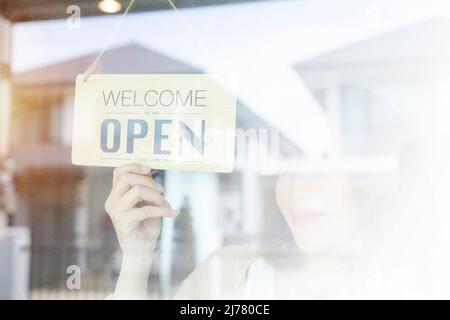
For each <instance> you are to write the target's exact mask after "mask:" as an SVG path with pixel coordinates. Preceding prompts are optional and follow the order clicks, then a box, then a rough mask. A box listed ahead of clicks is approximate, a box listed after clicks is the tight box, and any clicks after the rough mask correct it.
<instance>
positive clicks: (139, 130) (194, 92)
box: [72, 74, 236, 172]
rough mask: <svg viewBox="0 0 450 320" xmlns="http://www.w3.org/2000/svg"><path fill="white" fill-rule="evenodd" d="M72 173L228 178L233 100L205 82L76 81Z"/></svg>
mask: <svg viewBox="0 0 450 320" xmlns="http://www.w3.org/2000/svg"><path fill="white" fill-rule="evenodd" d="M73 119H74V124H73V141H72V162H73V164H77V165H92V166H114V167H115V166H119V165H122V164H125V163H129V162H139V163H143V164H146V165H148V166H150V167H152V168H155V169H173V170H195V171H213V172H230V171H232V169H233V162H234V142H235V123H236V98H235V96H234V94H232V93H230V92H229V91H227V90H225V89H224V88H223V87H221V86H220V85H218V83H217V82H216V81H214V80H213V78H212V77H211V76H210V75H205V74H189V75H91V76H90V77H89V79H88V80H87V81H84V79H83V76H78V78H77V82H76V92H75V109H74V118H73Z"/></svg>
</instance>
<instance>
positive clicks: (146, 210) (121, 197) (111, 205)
mask: <svg viewBox="0 0 450 320" xmlns="http://www.w3.org/2000/svg"><path fill="white" fill-rule="evenodd" d="M163 192H164V188H163V186H161V185H159V184H157V183H156V182H155V180H153V178H152V177H151V176H150V168H148V167H146V166H143V165H140V164H127V165H124V166H121V167H118V168H116V169H115V170H114V174H113V186H112V189H111V192H110V194H109V196H108V199H107V200H106V203H105V209H106V211H107V212H108V214H109V216H110V217H111V220H112V222H113V225H114V229H115V230H116V233H117V238H118V239H119V244H120V247H121V248H122V252H123V257H122V267H121V270H120V275H119V279H118V280H117V284H116V289H115V292H114V296H113V297H114V298H115V299H145V298H146V294H147V280H148V274H149V273H150V267H151V264H152V259H153V251H154V249H155V245H156V242H157V240H158V237H159V234H160V232H161V217H173V216H176V215H177V214H178V212H177V211H175V210H172V209H171V208H170V205H169V203H168V202H167V201H166V200H164V198H163V196H162V193H163Z"/></svg>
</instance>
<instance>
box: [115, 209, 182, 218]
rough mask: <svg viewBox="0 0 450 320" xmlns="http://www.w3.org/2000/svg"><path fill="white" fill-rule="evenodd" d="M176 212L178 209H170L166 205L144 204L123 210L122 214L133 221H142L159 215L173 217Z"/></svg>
mask: <svg viewBox="0 0 450 320" xmlns="http://www.w3.org/2000/svg"><path fill="white" fill-rule="evenodd" d="M177 214H178V210H172V209H170V208H166V207H152V206H145V207H142V208H134V209H131V210H129V211H127V212H124V215H123V216H126V218H127V219H130V220H131V221H135V222H142V221H145V220H147V219H152V218H160V217H174V216H176V215H177Z"/></svg>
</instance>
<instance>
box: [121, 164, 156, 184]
mask: <svg viewBox="0 0 450 320" xmlns="http://www.w3.org/2000/svg"><path fill="white" fill-rule="evenodd" d="M150 170H151V168H149V167H147V166H144V165H142V164H139V163H128V164H125V165H123V166H120V167H117V168H115V169H114V172H113V186H114V185H115V184H116V182H117V180H118V179H119V177H120V176H121V174H122V173H124V172H129V173H134V174H141V175H142V174H143V175H149V174H150Z"/></svg>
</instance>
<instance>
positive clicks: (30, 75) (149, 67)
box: [13, 43, 201, 86]
mask: <svg viewBox="0 0 450 320" xmlns="http://www.w3.org/2000/svg"><path fill="white" fill-rule="evenodd" d="M97 55H98V52H96V53H93V54H88V55H85V56H82V57H77V58H74V59H71V60H67V61H62V62H59V63H56V64H52V65H48V66H43V67H40V68H37V69H33V70H30V71H26V72H23V73H19V74H16V75H14V76H13V82H14V84H15V85H19V86H21V85H33V86H36V85H50V84H68V83H75V79H76V77H77V75H79V74H82V73H84V72H85V71H86V69H87V68H88V66H89V65H90V64H91V63H92V62H93V61H94V60H95V58H96V56H97ZM94 73H119V74H120V73H122V74H123V73H133V74H140V73H144V74H145V73H155V74H157V73H169V74H171V73H172V74H178V73H201V70H199V69H197V68H194V67H192V66H190V65H187V64H185V63H183V62H180V61H178V60H175V59H172V58H170V57H168V56H166V55H164V54H162V53H159V52H157V51H155V50H153V49H148V48H145V47H143V46H141V45H139V44H136V43H130V44H127V45H124V46H120V47H116V48H112V49H109V50H107V51H105V53H104V54H103V56H102V58H101V60H100V62H99V63H98V68H97V69H96V70H95V72H94Z"/></svg>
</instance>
